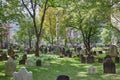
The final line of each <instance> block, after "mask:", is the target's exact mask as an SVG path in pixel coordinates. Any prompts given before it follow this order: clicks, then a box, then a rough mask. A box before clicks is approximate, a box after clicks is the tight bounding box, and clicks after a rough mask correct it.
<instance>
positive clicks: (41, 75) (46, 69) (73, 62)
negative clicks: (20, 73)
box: [0, 58, 120, 80]
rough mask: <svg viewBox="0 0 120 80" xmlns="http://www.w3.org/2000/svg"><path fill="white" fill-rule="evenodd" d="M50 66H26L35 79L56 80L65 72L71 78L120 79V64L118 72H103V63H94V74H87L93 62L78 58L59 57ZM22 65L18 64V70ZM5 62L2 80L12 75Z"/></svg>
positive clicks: (84, 79) (88, 79)
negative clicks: (6, 74)
mask: <svg viewBox="0 0 120 80" xmlns="http://www.w3.org/2000/svg"><path fill="white" fill-rule="evenodd" d="M50 63H51V65H50V66H44V65H42V66H41V67H37V66H32V67H30V66H26V65H22V66H25V67H26V68H27V70H28V71H32V72H33V80H56V77H57V76H58V75H61V74H64V75H68V76H69V77H70V80H120V75H119V74H120V68H119V66H120V64H116V67H117V70H116V71H117V74H103V70H102V64H101V63H94V64H92V65H94V66H96V68H97V73H96V74H94V75H88V74H87V68H88V66H90V65H91V64H83V63H81V62H80V60H79V59H78V58H57V59H53V60H50ZM20 67H21V66H19V65H17V70H18V69H19V68H20ZM3 69H4V67H3V63H1V62H0V80H11V78H12V77H5V76H4V75H3V72H4V70H3Z"/></svg>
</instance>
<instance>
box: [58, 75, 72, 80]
mask: <svg viewBox="0 0 120 80" xmlns="http://www.w3.org/2000/svg"><path fill="white" fill-rule="evenodd" d="M56 80H70V78H69V76H67V75H59V76H58V77H57V79H56Z"/></svg>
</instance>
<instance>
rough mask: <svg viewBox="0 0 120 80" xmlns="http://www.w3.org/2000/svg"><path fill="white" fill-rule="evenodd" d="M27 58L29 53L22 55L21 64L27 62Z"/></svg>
mask: <svg viewBox="0 0 120 80" xmlns="http://www.w3.org/2000/svg"><path fill="white" fill-rule="evenodd" d="M26 59H27V54H24V55H23V56H22V59H21V60H20V61H19V64H25V63H26Z"/></svg>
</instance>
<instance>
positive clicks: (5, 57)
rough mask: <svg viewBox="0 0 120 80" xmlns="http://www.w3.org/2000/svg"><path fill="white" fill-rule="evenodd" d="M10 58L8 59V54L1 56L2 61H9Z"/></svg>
mask: <svg viewBox="0 0 120 80" xmlns="http://www.w3.org/2000/svg"><path fill="white" fill-rule="evenodd" d="M7 59H8V57H7V54H6V53H2V54H1V56H0V60H1V61H2V60H7Z"/></svg>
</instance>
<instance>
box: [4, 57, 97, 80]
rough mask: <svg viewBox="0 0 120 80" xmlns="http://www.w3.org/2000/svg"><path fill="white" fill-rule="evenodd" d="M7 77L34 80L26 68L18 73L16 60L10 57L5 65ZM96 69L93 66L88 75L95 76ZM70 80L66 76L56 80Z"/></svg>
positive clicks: (18, 79) (15, 79)
mask: <svg viewBox="0 0 120 80" xmlns="http://www.w3.org/2000/svg"><path fill="white" fill-rule="evenodd" d="M5 66H6V67H5V75H6V76H12V75H13V80H32V72H31V71H30V72H28V71H27V70H26V68H25V67H21V69H20V70H19V71H18V72H15V71H16V64H15V62H14V60H13V59H12V58H11V57H10V58H9V59H8V61H7V62H6V63H5ZM95 72H96V69H95V67H93V66H90V67H89V68H88V74H95ZM69 79H70V78H69V77H68V76H66V75H60V76H58V77H57V79H56V80H69Z"/></svg>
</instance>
